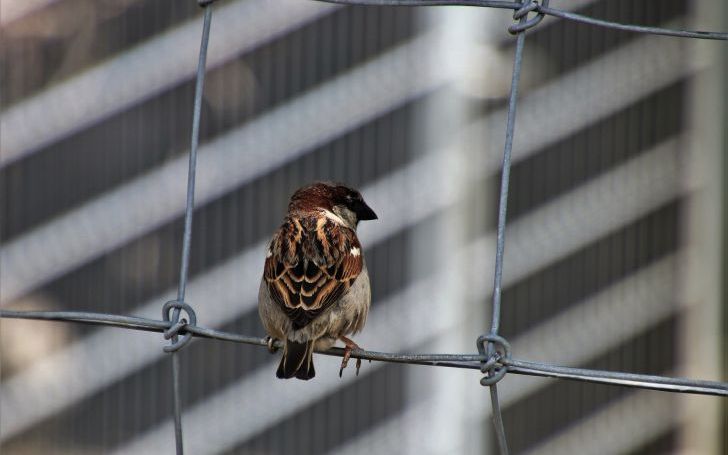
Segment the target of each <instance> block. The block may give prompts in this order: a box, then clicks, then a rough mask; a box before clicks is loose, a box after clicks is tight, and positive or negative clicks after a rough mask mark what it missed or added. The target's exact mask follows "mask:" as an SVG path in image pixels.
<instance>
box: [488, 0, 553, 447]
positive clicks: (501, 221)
mask: <svg viewBox="0 0 728 455" xmlns="http://www.w3.org/2000/svg"><path fill="white" fill-rule="evenodd" d="M526 1H527V0H524V3H523V7H522V8H521V9H519V10H516V12H515V13H514V14H513V17H514V18H516V19H518V20H519V25H521V26H525V25H526V23H527V21H528V11H527V10H526V9H525V8H526V6H527V4H526ZM545 1H547V2H548V0H545ZM531 5H534V3H531ZM519 12H522V14H520V15H519ZM517 15H518V16H517ZM537 17H538V16H537ZM540 17H541V18H542V17H543V15H540ZM533 25H535V23H534V24H533ZM517 34H518V35H517V38H516V50H515V55H514V57H513V72H512V73H511V91H510V94H509V95H508V120H507V123H506V143H505V146H504V147H503V166H502V168H501V169H502V171H501V186H500V194H499V196H498V230H497V234H496V249H495V273H494V274H493V275H494V277H493V309H492V318H491V326H490V335H491V336H496V335H498V329H499V327H500V314H501V294H502V289H501V286H502V282H503V254H504V250H505V243H506V213H507V209H508V187H509V183H510V175H511V150H512V149H513V133H514V129H515V127H516V100H517V99H518V82H519V81H520V78H521V63H522V62H523V47H524V45H525V43H526V28H523V29H521V30H518V31H517ZM478 345H480V340H479V343H478ZM495 352H496V350H495V344H494V343H493V341H489V342H488V356H493V355H494V354H495ZM487 373H488V375H489V376H491V377H493V379H494V380H493V381H492V382H491V383H489V384H488V386H489V387H490V402H491V407H492V408H493V414H492V415H493V425H494V426H495V432H496V439H497V440H498V447H499V448H500V452H501V453H502V454H503V455H507V454H508V440H507V439H506V430H505V426H504V425H503V415H502V413H501V409H500V404H499V400H498V385H497V382H498V381H499V380H501V379H503V377H504V376H505V370H503V371H502V372H501V373H500V374H498V373H497V372H496V370H495V367H491V369H489V370H487Z"/></svg>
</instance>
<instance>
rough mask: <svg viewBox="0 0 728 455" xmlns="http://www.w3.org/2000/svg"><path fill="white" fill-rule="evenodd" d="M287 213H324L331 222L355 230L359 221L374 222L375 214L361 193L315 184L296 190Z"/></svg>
mask: <svg viewBox="0 0 728 455" xmlns="http://www.w3.org/2000/svg"><path fill="white" fill-rule="evenodd" d="M288 211H289V213H293V212H297V211H301V212H324V214H325V215H326V216H327V217H329V218H331V219H332V220H333V221H335V222H338V223H341V224H344V225H346V226H348V227H350V228H351V229H356V226H357V224H358V223H359V221H364V220H376V219H377V214H376V213H374V211H373V210H372V209H371V208H370V207H369V206H368V205H367V204H366V202H364V198H362V196H361V193H359V192H358V191H357V190H355V189H353V188H349V187H348V186H346V185H342V184H340V183H330V182H315V183H312V184H310V185H306V186H304V187H302V188H299V189H298V190H296V192H295V193H293V196H291V202H290V204H289V205H288Z"/></svg>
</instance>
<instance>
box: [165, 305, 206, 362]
mask: <svg viewBox="0 0 728 455" xmlns="http://www.w3.org/2000/svg"><path fill="white" fill-rule="evenodd" d="M170 310H171V312H172V315H171V316H170V314H169V313H170ZM183 311H184V312H185V313H187V317H188V318H189V321H188V320H187V319H186V318H182V319H180V313H182V312H183ZM162 318H163V319H164V321H165V322H171V325H170V327H169V328H168V329H167V330H165V331H164V339H165V340H169V339H170V338H171V339H172V343H171V344H169V345H167V346H165V347H164V348H163V349H164V352H175V351H179V350H180V349H182V348H183V347H184V346H185V345H186V344H187V343H189V342H190V340H191V339H192V333H190V332H188V331H186V330H184V329H185V327H187V326H195V325H197V315H196V314H195V310H193V309H192V307H191V306H190V305H188V304H187V303H185V302H180V301H177V300H170V301H169V302H167V303H165V304H164V306H163V307H162ZM181 332H182V335H180V333H181Z"/></svg>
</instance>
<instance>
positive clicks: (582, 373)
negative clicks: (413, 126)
mask: <svg viewBox="0 0 728 455" xmlns="http://www.w3.org/2000/svg"><path fill="white" fill-rule="evenodd" d="M214 1H215V0H198V4H199V5H200V6H202V7H204V11H205V12H204V22H203V30H202V39H201V44H200V53H199V60H198V66H197V76H196V86H195V99H194V111H193V119H192V131H191V146H190V155H189V169H188V178H187V203H186V208H185V224H184V226H185V227H184V236H183V241H182V258H181V264H180V277H179V287H178V292H177V299H176V300H173V301H170V302H167V303H165V305H164V307H163V317H162V320H156V319H149V318H141V317H133V316H120V315H113V314H106V313H89V312H65V311H54V312H52V311H35V312H24V311H12V310H0V318H23V319H38V320H52V321H64V322H77V323H84V324H94V325H105V326H111V327H119V328H124V329H132V330H144V331H153V332H161V333H163V334H164V337H165V338H166V339H171V340H172V343H171V344H170V345H169V346H165V348H164V350H165V352H170V353H171V354H172V389H173V395H174V396H173V406H174V424H175V442H176V451H177V454H180V455H181V454H182V453H183V451H184V447H183V433H182V403H181V393H180V373H179V369H180V365H179V358H178V356H177V351H178V350H179V349H180V348H182V347H184V346H185V345H186V344H187V343H188V342H189V341H190V339H191V338H192V337H193V336H195V337H201V338H208V339H216V340H222V341H230V342H235V343H244V344H250V345H255V346H260V347H268V346H269V342H270V340H268V339H266V338H258V337H253V336H247V335H240V334H235V333H230V332H224V331H220V330H215V329H210V328H206V327H202V326H198V325H197V317H196V315H195V312H194V310H193V309H192V307H191V306H190V305H189V304H188V303H185V301H184V300H185V290H186V286H187V277H188V272H189V259H190V247H191V241H192V217H193V212H194V199H195V171H196V167H197V148H198V144H199V131H200V114H201V106H202V92H203V87H204V78H205V66H206V59H207V48H208V43H209V37H210V27H211V21H212V6H211V5H212V3H213V2H214ZM319 1H323V2H328V3H338V4H347V5H376V6H440V5H465V6H480V7H490V8H501V9H512V10H514V14H513V18H514V20H517V21H518V22H517V23H514V24H511V26H510V27H509V28H508V30H509V32H511V33H513V34H516V35H517V38H516V47H515V56H514V62H513V73H512V79H511V89H510V94H509V100H508V119H507V126H506V139H505V146H504V150H503V167H502V177H501V187H500V194H499V205H498V228H497V239H496V257H495V272H494V286H493V299H492V320H491V327H490V332H489V333H488V334H486V335H481V336H480V337H479V338H478V341H477V346H478V351H479V353H478V354H393V353H386V352H373V351H364V350H359V349H357V350H354V351H353V352H352V353H351V356H352V357H354V358H360V359H365V360H370V361H371V360H377V361H383V362H393V363H405V364H414V365H429V366H444V367H451V368H467V369H479V370H481V371H482V372H483V373H484V374H485V377H483V378H482V379H481V384H483V385H486V386H489V388H490V396H491V403H492V408H493V421H494V425H495V431H496V436H497V440H498V445H499V448H500V451H501V453H503V454H507V453H508V444H507V439H506V435H505V428H504V425H503V419H502V415H501V409H500V405H499V400H498V389H497V382H498V381H500V380H501V379H502V378H503V377H504V376H505V375H506V373H515V374H523V375H531V376H544V377H553V378H561V379H569V380H578V381H586V382H593V383H599V384H612V385H621V386H626V387H637V388H644V389H653V390H661V391H669V392H682V393H694V394H704V395H716V396H728V383H724V382H716V381H702V380H694V379H685V378H670V377H663V376H654V375H642V374H633V373H624V372H613V371H601V370H589V369H582V368H572V367H564V366H559V365H550V364H545V363H539V362H533V361H525V360H517V359H513V358H512V357H511V352H510V345H509V344H508V342H507V341H506V340H505V339H503V338H502V337H500V336H499V335H498V330H499V326H500V315H501V311H500V310H501V293H502V277H503V258H504V246H505V228H506V214H507V205H508V188H509V177H510V167H511V150H512V147H513V135H514V131H515V120H516V101H517V97H518V83H519V79H520V72H521V65H522V60H523V48H524V44H525V37H526V32H527V30H528V29H529V28H531V27H533V26H535V25H537V24H538V23H539V22H540V21H541V20H542V19H543V17H544V16H545V15H550V16H554V17H559V18H562V19H566V20H571V21H575V22H580V23H584V24H589V25H594V26H599V27H605V28H610V29H616V30H623V31H631V32H637V33H649V34H655V35H666V36H675V37H684V38H700V39H714V40H728V33H723V32H701V31H689V30H672V29H664V28H660V27H646V26H641V25H631V24H619V23H615V22H610V21H604V20H601V19H595V18H591V17H587V16H583V15H579V14H576V13H571V12H566V11H561V10H558V9H555V8H550V7H549V6H548V0H544V1H543V3H542V4H539V3H537V2H536V1H534V0H522V1H518V0H515V1H491V0H319ZM531 13H535V16H533V17H531V18H530V19H529V17H528V15H529V14H531ZM183 312H184V313H186V314H187V318H182V319H180V315H181V314H182V313H183ZM170 313H171V314H170ZM273 345H274V346H276V347H281V342H280V341H275V342H274V343H273ZM320 353H321V354H325V355H334V356H343V354H344V349H342V348H331V349H329V350H327V351H323V352H320Z"/></svg>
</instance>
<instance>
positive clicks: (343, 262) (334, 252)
mask: <svg viewBox="0 0 728 455" xmlns="http://www.w3.org/2000/svg"><path fill="white" fill-rule="evenodd" d="M306 221H308V222H306ZM294 223H295V225H294ZM307 228H308V229H307ZM352 248H356V249H357V250H358V252H359V254H357V255H354V254H352ZM293 252H295V254H291V253H293ZM362 268H363V259H362V255H361V246H360V244H359V241H358V240H357V238H356V234H354V232H353V231H352V230H351V229H348V228H345V227H341V226H338V225H335V224H334V223H333V222H331V221H329V220H326V221H325V222H323V223H322V222H321V221H320V218H319V219H314V220H303V221H302V222H298V221H295V222H294V221H292V220H290V218H289V219H287V220H286V223H284V225H283V226H281V229H279V230H278V232H277V233H276V235H275V236H274V238H273V240H272V241H271V246H270V255H269V256H268V257H267V258H266V262H265V273H264V275H265V279H266V282H267V284H268V289H269V291H270V294H271V297H272V298H273V300H274V301H275V302H276V303H278V305H280V306H281V308H282V309H283V310H284V311H285V313H286V315H288V317H289V318H290V319H291V322H292V323H293V328H294V329H296V330H297V329H300V328H303V327H305V326H306V325H308V324H309V323H311V321H312V320H314V319H315V318H316V317H317V316H318V315H319V314H321V313H322V312H323V311H325V310H326V309H327V308H329V307H330V306H331V305H332V304H334V303H335V302H336V301H337V300H338V299H339V298H341V296H342V295H344V293H345V292H346V291H348V290H349V287H350V286H351V284H352V283H353V282H354V280H355V279H356V277H357V276H359V273H361V270H362Z"/></svg>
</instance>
